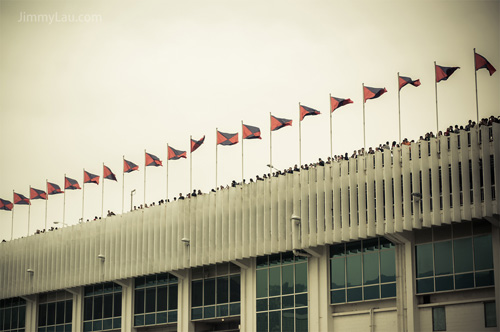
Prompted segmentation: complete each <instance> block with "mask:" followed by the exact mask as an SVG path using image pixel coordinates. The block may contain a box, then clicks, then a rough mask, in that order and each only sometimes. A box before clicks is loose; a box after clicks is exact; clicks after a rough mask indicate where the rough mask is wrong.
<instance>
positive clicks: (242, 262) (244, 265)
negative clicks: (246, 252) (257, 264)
mask: <svg viewBox="0 0 500 332" xmlns="http://www.w3.org/2000/svg"><path fill="white" fill-rule="evenodd" d="M231 263H233V264H234V265H237V266H239V267H240V268H241V269H243V270H246V269H248V268H250V263H251V262H250V259H249V258H247V259H236V260H234V261H231Z"/></svg>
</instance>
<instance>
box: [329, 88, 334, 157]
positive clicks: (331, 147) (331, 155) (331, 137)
mask: <svg viewBox="0 0 500 332" xmlns="http://www.w3.org/2000/svg"><path fill="white" fill-rule="evenodd" d="M332 113H333V112H332V94H331V93H330V157H331V158H333V129H332V127H333V125H332Z"/></svg>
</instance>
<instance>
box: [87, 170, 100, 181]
mask: <svg viewBox="0 0 500 332" xmlns="http://www.w3.org/2000/svg"><path fill="white" fill-rule="evenodd" d="M83 183H95V184H99V175H95V174H92V173H90V172H87V171H83Z"/></svg>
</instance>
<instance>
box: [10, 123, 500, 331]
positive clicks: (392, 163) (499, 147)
mask: <svg viewBox="0 0 500 332" xmlns="http://www.w3.org/2000/svg"><path fill="white" fill-rule="evenodd" d="M490 129H491V130H490ZM448 170H449V172H450V173H448ZM440 172H441V175H442V176H439V174H440ZM419 174H422V179H423V180H422V181H421V182H420V181H418V180H417V179H418V176H419ZM448 175H449V176H448ZM426 179H430V180H426ZM498 179H500V124H496V123H495V124H493V126H492V127H482V128H481V130H477V129H475V130H472V131H470V132H461V133H460V134H458V135H457V134H452V135H451V136H450V137H444V136H443V137H440V138H438V139H431V141H429V142H427V141H423V142H419V143H413V144H412V145H411V146H403V147H402V148H396V149H394V150H392V151H388V150H387V151H384V152H383V153H376V154H375V155H368V156H367V157H358V158H357V159H351V160H349V161H343V162H340V163H337V162H336V163H333V164H327V165H325V166H324V167H316V168H313V169H310V170H309V171H301V172H300V173H294V174H288V175H285V176H279V177H277V178H271V179H270V180H266V181H258V182H256V183H252V184H248V185H245V186H242V187H241V186H240V187H236V188H230V189H227V190H222V191H219V192H217V193H212V194H206V195H202V196H198V197H195V198H191V199H189V200H184V201H177V202H173V203H168V204H166V205H161V206H156V207H152V208H148V209H144V210H139V211H134V212H131V213H127V214H124V215H121V216H114V217H110V218H106V219H104V220H103V221H101V222H91V223H85V224H80V225H75V226H71V227H66V228H63V229H60V230H57V231H54V232H48V233H44V234H40V235H35V236H30V237H28V238H21V239H16V240H14V241H11V242H7V243H2V244H1V245H0V299H6V298H13V297H22V298H24V299H26V300H27V305H26V307H27V308H26V328H25V329H26V331H36V324H37V319H36V317H37V310H38V309H37V308H38V295H37V294H40V293H46V292H52V291H57V290H67V291H68V292H70V293H71V294H72V295H73V315H72V317H73V322H72V326H73V331H78V332H79V331H83V327H82V326H83V287H84V286H85V285H91V284H99V283H103V282H109V281H113V282H116V283H118V284H119V285H121V286H122V290H123V291H122V327H121V330H122V331H135V330H137V331H142V330H144V331H170V330H172V331H174V330H178V331H195V330H197V329H198V327H197V326H200V324H195V323H193V322H192V321H191V303H190V301H191V269H192V268H194V267H197V266H203V265H210V264H217V263H221V262H233V263H235V264H236V265H238V266H239V267H240V268H241V314H240V318H239V319H240V330H241V331H255V330H256V326H257V323H256V275H255V274H256V257H257V256H263V255H270V254H273V253H278V252H285V251H292V250H293V251H296V250H301V251H300V252H302V253H306V254H308V255H309V256H310V257H309V258H308V278H307V279H308V280H307V282H308V326H309V331H345V330H347V329H349V330H353V331H432V308H433V307H438V306H439V307H444V308H445V312H446V321H447V325H446V328H447V329H446V330H447V331H495V330H499V327H498V323H497V327H493V328H486V327H485V326H484V305H483V304H484V303H485V302H490V301H495V302H496V303H497V305H496V317H497V322H499V318H500V305H498V303H499V300H500V272H499V271H500V244H499V242H500V230H499V225H500V219H499V214H500V199H499V197H500V186H499V185H498ZM471 184H472V187H471ZM420 185H421V186H420ZM365 188H366V190H365ZM440 188H441V189H440ZM431 192H432V193H434V195H431ZM471 196H472V199H471ZM383 197H385V204H384V199H383ZM471 201H472V202H473V203H471ZM437 207H439V208H437ZM412 212H413V213H412ZM477 220H488V222H489V223H490V224H491V225H492V226H491V227H492V232H491V236H492V243H493V262H494V271H495V277H494V278H495V287H486V288H481V289H473V290H464V291H452V292H445V293H436V294H431V295H429V298H426V300H425V301H424V300H423V296H422V295H416V281H415V240H414V231H415V230H418V229H421V228H422V227H424V228H433V227H439V226H441V225H449V224H451V223H452V222H453V223H460V222H465V221H477ZM377 236H384V237H386V238H387V239H389V240H390V241H391V242H393V243H395V244H396V249H395V250H396V287H397V296H396V297H395V298H391V299H383V300H372V301H362V302H356V303H347V304H342V305H332V304H330V295H329V291H330V288H329V285H330V272H329V271H330V265H329V264H330V262H329V245H333V244H336V243H341V242H350V241H355V240H358V239H365V238H371V237H377ZM182 238H187V239H189V245H187V244H186V242H183V241H181V239H182ZM98 256H101V258H98ZM28 269H30V270H32V271H33V273H28V272H27V270H28ZM163 272H169V273H172V274H174V275H175V276H177V277H178V278H179V283H178V319H177V324H170V325H164V326H160V327H157V328H152V327H148V328H140V329H135V328H134V324H133V306H134V278H135V277H138V276H144V275H152V274H156V273H163ZM429 301H430V302H429ZM423 302H428V303H423ZM0 330H1V328H0Z"/></svg>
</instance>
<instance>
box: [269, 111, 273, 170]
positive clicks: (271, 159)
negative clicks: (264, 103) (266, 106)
mask: <svg viewBox="0 0 500 332" xmlns="http://www.w3.org/2000/svg"><path fill="white" fill-rule="evenodd" d="M272 117H273V116H272V114H271V112H269V174H271V173H272V172H273V120H272Z"/></svg>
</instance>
